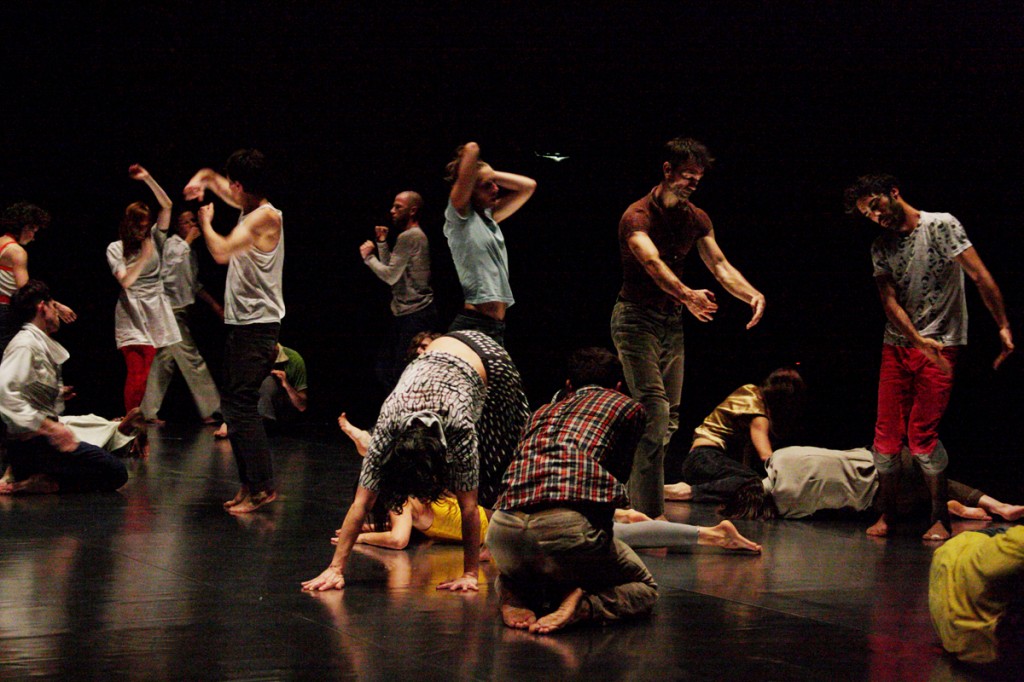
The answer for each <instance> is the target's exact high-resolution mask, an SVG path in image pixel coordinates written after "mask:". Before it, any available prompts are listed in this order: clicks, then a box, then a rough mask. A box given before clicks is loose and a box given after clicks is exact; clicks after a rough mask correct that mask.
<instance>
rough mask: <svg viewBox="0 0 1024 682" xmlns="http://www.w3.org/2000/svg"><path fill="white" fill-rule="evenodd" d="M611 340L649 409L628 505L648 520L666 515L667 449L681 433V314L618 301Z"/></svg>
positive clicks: (638, 396)
mask: <svg viewBox="0 0 1024 682" xmlns="http://www.w3.org/2000/svg"><path fill="white" fill-rule="evenodd" d="M611 327H612V340H613V341H614V342H615V349H616V350H617V351H618V352H619V359H620V360H621V361H622V370H623V373H624V374H625V375H626V383H627V384H628V385H629V392H630V394H631V395H632V396H633V398H635V399H636V400H638V401H640V402H641V403H642V404H643V406H644V408H645V409H646V410H647V428H646V430H645V431H644V435H643V438H641V439H640V443H639V445H637V448H636V455H635V456H634V457H633V472H632V473H631V474H630V477H629V486H628V487H629V500H630V502H631V503H632V504H633V508H634V509H636V510H637V511H641V512H643V513H644V514H647V515H648V516H650V517H656V516H661V515H662V514H664V513H665V450H666V448H667V447H668V443H669V441H670V440H671V439H672V434H673V433H675V432H676V429H677V428H679V397H680V395H681V394H682V392H683V320H682V312H681V311H679V312H674V313H661V312H658V311H656V310H651V309H649V308H644V307H643V306H638V305H634V304H632V303H627V302H626V301H618V302H617V303H616V304H615V308H614V310H613V311H612V325H611Z"/></svg>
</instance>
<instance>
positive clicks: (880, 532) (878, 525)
mask: <svg viewBox="0 0 1024 682" xmlns="http://www.w3.org/2000/svg"><path fill="white" fill-rule="evenodd" d="M867 534H868V535H872V536H874V537H876V538H884V537H885V536H887V535H888V534H889V524H888V523H886V522H885V515H884V514H883V515H882V516H879V517H878V520H877V521H875V523H874V525H873V526H871V527H870V528H868V529H867Z"/></svg>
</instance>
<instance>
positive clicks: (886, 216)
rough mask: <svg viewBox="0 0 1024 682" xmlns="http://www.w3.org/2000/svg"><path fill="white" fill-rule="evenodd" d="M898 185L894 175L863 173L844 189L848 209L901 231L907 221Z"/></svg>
mask: <svg viewBox="0 0 1024 682" xmlns="http://www.w3.org/2000/svg"><path fill="white" fill-rule="evenodd" d="M899 185H900V183H899V180H897V179H896V178H895V177H894V176H892V175H887V174H878V175H862V176H860V177H859V178H857V180H856V181H855V182H854V183H853V184H852V185H850V186H849V187H847V188H846V191H844V192H843V204H844V206H845V208H846V212H847V213H853V214H858V215H862V216H864V217H865V218H867V219H868V220H870V221H872V222H874V223H876V224H878V225H880V226H881V227H883V228H885V229H887V230H899V229H900V228H901V227H903V226H904V224H905V222H906V204H905V202H904V201H903V198H902V197H901V196H900V189H899Z"/></svg>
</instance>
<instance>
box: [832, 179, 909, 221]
mask: <svg viewBox="0 0 1024 682" xmlns="http://www.w3.org/2000/svg"><path fill="white" fill-rule="evenodd" d="M899 186H900V181H899V180H897V179H896V177H895V176H893V175H888V174H886V173H878V174H874V175H862V176H860V177H859V178H857V180H856V181H854V183H853V184H852V185H850V186H849V187H847V188H846V190H845V191H844V192H843V207H844V208H845V209H846V212H847V213H851V214H852V213H857V212H858V211H857V202H858V201H859V200H860V199H862V198H864V197H869V196H872V195H874V194H888V193H889V192H891V191H892V190H893V189H895V188H897V187H899Z"/></svg>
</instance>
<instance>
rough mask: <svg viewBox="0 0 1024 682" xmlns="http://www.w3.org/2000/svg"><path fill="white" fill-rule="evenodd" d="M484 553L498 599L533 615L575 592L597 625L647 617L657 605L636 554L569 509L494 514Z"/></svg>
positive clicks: (652, 584)
mask: <svg viewBox="0 0 1024 682" xmlns="http://www.w3.org/2000/svg"><path fill="white" fill-rule="evenodd" d="M487 547H488V549H490V551H491V555H492V557H493V558H494V563H495V565H496V566H497V567H498V572H499V574H500V577H499V580H498V591H499V596H509V597H512V598H514V599H515V600H516V601H518V602H519V603H520V604H523V605H524V606H527V607H529V608H531V609H532V610H534V611H539V612H542V613H546V612H549V611H551V610H554V609H555V608H557V607H558V605H559V604H560V603H561V602H562V600H563V599H564V598H565V596H566V595H567V594H568V593H569V592H571V591H572V590H573V589H575V588H577V587H579V588H582V589H583V591H584V592H585V593H586V595H585V596H584V599H586V600H587V601H588V602H589V604H590V609H591V613H592V614H593V616H594V619H595V620H597V621H601V622H608V621H616V620H621V619H623V618H635V617H638V616H644V615H647V614H648V613H650V612H651V610H653V609H654V603H655V602H656V601H657V600H658V585H657V584H656V583H655V582H654V578H653V577H652V576H651V573H650V571H648V570H647V567H646V566H644V564H643V562H642V561H640V558H639V557H638V556H637V555H636V553H635V552H634V551H633V550H631V549H630V548H629V547H627V546H626V545H625V544H624V543H623V542H621V541H620V540H616V539H614V538H613V537H612V535H611V533H610V532H608V531H604V530H600V529H598V528H595V527H594V526H593V525H591V523H590V521H588V520H587V517H585V516H583V515H582V514H580V513H579V512H577V511H574V510H571V509H562V508H554V509H545V510H543V511H538V512H534V513H527V512H522V511H497V512H495V513H494V516H493V517H491V522H490V524H489V525H488V527H487Z"/></svg>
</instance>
